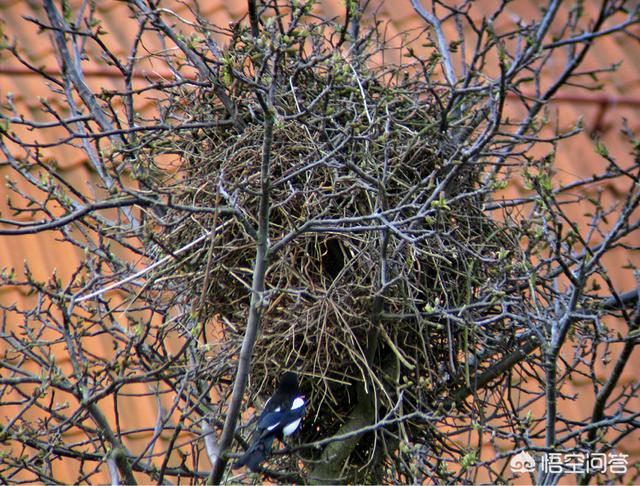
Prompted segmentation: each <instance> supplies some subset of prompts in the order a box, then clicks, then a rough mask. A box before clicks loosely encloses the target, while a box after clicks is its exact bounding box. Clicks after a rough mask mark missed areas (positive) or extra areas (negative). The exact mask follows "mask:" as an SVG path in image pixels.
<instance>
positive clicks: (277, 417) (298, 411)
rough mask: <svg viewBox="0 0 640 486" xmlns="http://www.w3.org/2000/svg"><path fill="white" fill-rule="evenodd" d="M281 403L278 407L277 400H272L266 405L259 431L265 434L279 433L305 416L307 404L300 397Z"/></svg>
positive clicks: (261, 416)
mask: <svg viewBox="0 0 640 486" xmlns="http://www.w3.org/2000/svg"><path fill="white" fill-rule="evenodd" d="M279 403H280V405H277V404H276V401H275V400H273V399H270V400H269V401H268V402H267V403H266V404H265V407H264V411H263V412H262V414H261V415H260V419H259V420H258V429H261V430H263V431H265V432H271V431H277V430H278V429H280V428H282V427H285V426H287V425H288V424H290V423H291V422H294V421H296V420H298V419H300V418H301V417H302V416H303V415H304V409H305V402H304V398H302V397H300V396H298V397H294V398H293V399H289V400H286V401H285V402H282V401H279Z"/></svg>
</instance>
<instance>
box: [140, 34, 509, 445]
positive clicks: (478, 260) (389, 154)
mask: <svg viewBox="0 0 640 486" xmlns="http://www.w3.org/2000/svg"><path fill="white" fill-rule="evenodd" d="M238 42H239V41H238ZM233 49H234V48H231V50H232V52H233V55H232V58H233V60H234V61H233V62H234V65H235V66H236V68H237V69H240V68H238V66H245V65H247V64H248V63H247V62H246V59H247V56H249V55H250V52H248V51H247V49H246V47H245V46H244V45H243V44H242V43H241V42H239V43H238V45H236V46H235V51H233ZM243 49H244V50H243ZM243 56H244V57H243ZM294 60H295V61H296V62H294ZM294 60H291V62H287V61H284V62H282V63H281V64H280V65H279V71H278V76H279V77H280V79H279V82H278V89H277V90H276V96H275V103H274V105H275V112H276V115H275V116H276V121H275V128H274V133H273V141H272V146H271V159H270V179H269V180H270V191H271V203H272V205H271V211H270V229H269V240H270V244H271V245H277V251H276V252H273V253H272V254H271V255H270V259H269V265H268V271H267V277H266V289H267V292H266V295H265V298H264V308H263V313H262V327H261V331H260V334H259V338H258V341H257V344H256V347H255V350H254V353H253V361H252V372H251V381H250V390H251V396H252V397H253V396H256V394H257V393H259V392H265V393H266V392H268V391H270V384H271V383H272V382H273V379H274V378H275V377H276V376H277V375H279V374H280V373H281V371H282V370H283V369H285V368H286V369H295V370H297V371H298V372H299V373H300V374H301V375H302V376H303V387H304V389H305V391H306V393H307V395H308V398H309V399H310V400H309V403H310V404H311V410H310V412H309V413H308V417H310V418H311V420H309V419H308V420H307V421H306V426H305V427H304V429H303V433H302V439H301V440H302V441H309V440H313V439H316V438H318V437H326V436H328V435H330V434H331V433H333V432H335V431H337V430H338V429H339V427H340V425H341V424H342V423H343V422H344V421H345V418H346V416H347V415H348V413H349V412H350V411H351V409H352V408H353V406H354V404H355V403H356V401H357V397H356V391H355V390H356V387H355V386H353V385H354V384H355V383H358V382H364V383H366V384H367V387H366V390H367V391H368V392H369V393H370V395H371V396H372V397H374V402H375V403H376V404H378V405H379V406H381V407H382V408H379V410H384V409H387V410H388V409H389V408H391V407H392V406H393V405H394V404H395V401H396V400H397V397H398V391H399V390H400V389H404V392H403V396H404V403H403V412H404V413H410V412H411V411H412V409H414V410H422V411H426V410H430V409H431V408H432V407H434V406H435V403H436V400H437V399H439V398H442V396H441V395H442V393H443V390H445V391H444V393H445V394H446V393H450V392H451V388H455V386H458V385H460V383H458V384H457V385H456V380H458V379H459V377H460V376H463V375H464V374H465V371H466V372H467V373H468V371H469V370H468V369H467V370H465V369H464V367H463V366H462V365H461V364H460V363H462V362H464V361H468V358H469V357H470V356H471V355H473V354H474V353H475V352H477V351H481V352H482V353H484V354H491V353H490V351H492V350H493V351H494V354H495V353H496V352H498V353H499V352H504V351H506V350H507V349H508V348H509V347H510V346H511V345H512V342H511V340H512V332H511V331H510V330H509V328H508V325H507V323H505V322H504V321H503V320H501V319H498V320H496V321H495V322H491V321H490V320H488V323H487V325H486V326H483V327H478V326H475V325H472V324H471V323H472V322H474V321H478V320H480V319H482V318H486V317H489V316H491V315H492V314H493V313H495V312H496V309H495V308H494V300H493V299H492V298H490V296H491V295H492V292H493V289H494V288H499V287H500V285H498V282H499V281H502V280H504V279H506V278H508V274H509V272H510V260H511V255H514V254H516V253H517V245H516V244H515V243H513V242H511V241H509V240H508V238H507V237H505V235H504V233H503V232H502V231H501V229H500V227H499V226H498V225H496V224H495V223H494V222H493V221H491V220H490V219H489V218H488V217H487V216H486V215H484V214H483V213H482V212H481V210H480V205H481V203H482V197H483V194H482V191H477V190H476V189H477V181H478V177H479V175H480V170H481V169H480V168H479V167H478V168H475V166H465V167H464V168H463V170H462V169H460V168H459V167H458V165H460V164H459V161H458V160H456V147H455V146H454V144H453V143H452V142H451V141H449V140H447V139H446V137H444V136H443V135H442V133H441V131H440V122H439V120H437V119H434V115H433V112H432V104H431V99H430V98H428V97H426V96H424V94H423V92H422V91H418V90H417V89H416V87H415V85H413V84H412V83H413V81H412V80H411V79H410V78H406V79H401V77H400V76H397V77H396V76H389V75H388V73H383V72H381V71H376V70H375V69H372V68H370V67H369V68H365V67H363V66H365V65H366V62H361V63H359V64H357V65H354V64H349V63H348V62H347V61H345V60H344V59H343V58H342V57H341V56H335V55H334V56H326V57H325V59H324V60H323V61H319V62H317V63H316V64H314V65H313V66H311V67H308V68H306V69H296V67H299V62H300V59H294ZM297 63H298V64H297ZM229 72H232V71H229ZM229 84H230V86H229V93H230V94H231V96H232V99H233V100H234V101H235V102H236V103H237V105H238V107H239V113H240V116H241V117H242V119H243V120H244V121H245V122H246V124H247V127H246V128H245V129H243V130H238V129H237V128H235V127H232V126H228V125H224V126H220V127H213V128H206V129H198V130H193V131H192V132H188V133H185V132H184V131H183V132H180V133H178V134H177V135H175V136H174V137H172V138H171V139H170V140H168V141H165V143H164V144H156V145H155V147H156V149H155V150H149V153H148V155H149V156H150V160H151V159H153V157H156V156H157V155H159V154H161V153H164V152H172V153H177V154H179V157H180V159H181V162H180V170H179V173H178V174H177V177H175V178H174V179H173V181H174V182H173V186H171V187H170V189H169V192H170V194H171V201H172V202H173V203H176V204H181V205H187V206H194V207H200V208H217V207H225V208H232V209H233V210H234V211H236V213H237V214H235V215H233V214H229V213H228V212H227V213H221V214H219V215H218V216H217V217H216V216H214V214H213V212H211V211H210V212H202V213H192V214H189V215H186V216H185V213H184V212H182V211H179V210H175V211H172V212H170V213H169V214H167V215H166V218H165V220H167V221H171V223H170V224H168V225H166V226H165V227H164V230H163V232H162V233H161V234H160V235H156V238H159V239H160V240H161V242H162V245H161V247H162V248H163V250H162V251H163V252H165V251H167V250H168V249H169V250H171V251H174V250H176V249H178V248H181V247H182V246H184V245H185V244H187V243H189V242H191V241H193V240H194V239H196V238H197V237H199V236H201V235H202V234H203V233H204V232H205V231H207V230H210V229H211V228H212V227H213V225H214V222H215V223H216V225H217V227H216V229H215V237H214V244H213V248H212V254H211V264H210V266H209V267H207V256H208V252H209V242H208V241H207V242H204V243H203V244H202V245H200V246H199V247H197V248H195V249H194V250H193V251H191V252H190V253H189V254H188V255H187V256H186V257H181V258H180V262H179V264H178V265H176V267H175V268H176V270H175V273H174V275H172V277H171V279H166V278H165V279H164V280H163V282H164V283H166V282H167V281H170V283H171V289H172V291H173V293H174V295H175V296H176V297H175V299H176V303H179V304H180V305H182V306H184V307H185V308H189V305H190V304H194V303H196V302H198V301H199V299H200V294H201V292H202V285H203V282H204V281H205V275H204V274H205V272H206V270H207V268H208V270H209V280H208V281H209V288H208V289H207V294H206V308H205V309H204V312H203V316H204V318H205V319H208V322H209V325H210V326H220V325H221V326H222V330H221V331H220V332H218V331H216V332H215V333H210V336H211V335H213V334H215V339H214V340H212V341H210V343H211V347H212V352H211V353H210V356H209V359H210V368H209V369H210V370H212V379H213V380H214V381H215V380H217V379H218V380H222V379H224V378H227V379H228V378H229V377H230V376H232V373H233V371H234V369H235V367H234V365H233V360H230V359H229V358H230V355H231V356H237V353H238V352H239V348H240V345H241V342H242V339H243V335H244V330H245V324H246V321H247V316H248V311H249V300H250V294H251V292H250V288H251V281H252V269H253V262H254V260H255V256H256V243H255V239H254V235H252V234H251V230H249V229H248V228H249V227H253V228H257V227H258V221H257V218H258V206H259V195H260V190H261V189H260V168H261V163H262V159H263V156H264V137H265V130H264V116H263V115H262V113H263V111H262V107H261V105H260V104H259V103H258V101H257V99H256V96H255V92H254V88H252V87H251V86H249V85H247V84H244V83H242V82H241V81H238V80H236V81H234V82H233V83H229ZM263 96H264V93H263ZM213 100H214V97H213V96H212V95H211V93H210V92H208V91H205V90H195V91H178V92H176V94H175V99H174V100H173V106H172V109H173V110H174V111H175V112H176V113H178V114H180V115H182V114H184V113H187V112H188V116H189V117H190V118H191V119H193V120H198V121H203V122H207V121H213V120H223V119H227V118H228V117H229V113H228V112H227V111H226V110H225V108H224V107H223V106H222V105H221V104H220V103H218V102H216V101H213ZM185 107H187V108H188V110H185ZM167 147H169V148H167ZM451 171H455V176H454V177H449V180H448V182H447V184H446V186H445V187H444V190H442V191H440V192H439V194H438V196H437V197H435V198H433V197H432V196H433V194H434V191H435V190H436V188H438V187H439V185H440V184H441V183H442V182H443V181H444V180H445V178H447V176H448V175H449V174H450V172H451ZM238 215H241V217H240V218H239V217H238ZM243 220H244V221H243ZM292 235H293V236H292ZM283 240H284V241H285V242H284V244H283ZM159 248H160V247H159ZM476 302H482V305H474V303H476ZM214 322H215V323H217V324H213V323H214ZM220 323H222V324H220ZM210 339H211V337H210ZM479 366H481V363H479ZM472 371H473V370H472ZM448 387H449V388H448ZM438 395H440V396H439V397H438ZM316 421H317V423H319V424H322V428H321V430H320V431H319V432H318V430H317V428H316V427H315V426H314V425H313V424H314V422H316ZM408 430H409V431H410V432H409V433H410V434H428V433H430V432H429V431H427V430H425V429H424V427H423V426H416V427H415V428H413V429H411V428H409V429H408Z"/></svg>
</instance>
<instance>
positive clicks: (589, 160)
mask: <svg viewBox="0 0 640 486" xmlns="http://www.w3.org/2000/svg"><path fill="white" fill-rule="evenodd" d="M70 3H72V4H74V8H76V6H77V5H78V4H79V3H80V2H79V0H77V1H75V2H70ZM201 3H202V8H203V14H204V15H205V16H206V17H207V18H208V19H209V21H210V22H211V23H212V24H216V25H221V26H227V25H228V24H229V23H230V22H232V21H235V20H237V19H239V18H240V17H241V16H242V15H244V14H245V2H242V1H220V0H218V1H216V0H212V1H205V2H201ZM495 3H496V2H495V1H491V0H482V1H477V2H474V3H473V5H472V14H471V15H472V17H475V18H480V17H481V16H482V15H483V14H484V13H486V12H489V11H491V8H493V7H494V6H495ZM187 4H188V2H181V1H177V0H175V1H166V2H164V3H163V5H165V6H166V7H168V8H169V7H170V8H171V9H172V10H173V11H174V12H176V14H178V15H180V16H184V17H185V18H190V17H192V14H191V12H190V11H189V9H188V5H187ZM343 4H344V2H343V1H342V0H325V1H323V2H320V4H319V5H318V7H317V8H318V10H319V11H321V12H322V13H323V14H324V15H327V16H336V17H338V16H341V15H342V13H343V8H344V7H343ZM584 4H585V9H596V8H598V7H597V6H598V5H599V2H597V1H596V0H586V1H585V2H584ZM96 5H97V10H98V17H99V18H100V19H101V20H102V22H103V27H104V30H105V31H106V33H107V34H106V35H105V36H104V37H103V41H104V42H105V43H106V44H108V45H110V46H111V47H112V49H113V51H114V52H115V53H116V54H117V55H119V56H126V55H127V53H128V51H129V49H130V46H131V44H132V42H133V39H134V37H135V35H136V28H135V27H136V25H137V24H136V23H135V22H134V21H133V20H131V19H130V15H131V14H130V11H129V9H128V8H127V6H126V3H125V2H119V1H115V0H102V1H100V2H96ZM539 9H540V3H539V2H537V1H534V0H516V1H514V2H511V3H509V4H508V6H507V11H508V12H509V13H510V18H511V19H512V21H514V22H515V21H516V20H517V19H518V18H522V19H523V20H525V21H526V20H527V19H529V18H531V17H532V16H533V15H534V14H537V13H538V11H539ZM368 11H369V12H377V15H378V17H379V18H380V19H381V20H384V21H385V22H388V24H387V25H386V29H387V33H388V36H389V37H390V38H392V37H393V36H395V35H398V34H399V33H402V32H407V31H410V30H411V31H412V32H417V31H419V29H423V28H424V22H423V21H422V20H421V19H420V18H419V17H418V16H417V15H416V14H415V12H414V11H413V9H412V8H411V6H410V2H409V1H408V0H404V1H388V2H386V3H384V4H383V3H382V2H380V1H379V0H375V1H372V2H370V6H369V8H368ZM25 17H35V18H39V19H44V18H45V15H44V12H43V10H42V7H41V6H40V5H39V3H37V2H33V1H23V0H13V1H11V0H4V1H0V19H1V22H2V24H1V25H0V30H1V31H3V32H4V33H5V34H6V35H7V36H8V37H9V39H15V40H16V41H17V43H18V46H19V48H20V50H21V52H22V53H23V54H25V55H26V58H27V60H28V61H29V62H31V63H33V64H34V65H36V66H42V67H43V68H44V69H45V71H47V72H51V73H57V72H58V62H57V60H56V58H55V56H54V55H53V54H52V51H51V48H50V44H49V43H48V42H47V41H45V39H44V37H45V36H46V34H42V33H39V28H38V27H37V26H36V25H34V24H33V23H31V22H28V21H27V20H25ZM503 18H507V17H506V16H505V17H503ZM505 22H506V20H505ZM507 27H508V26H507V25H497V26H496V29H504V28H507ZM561 27H562V25H560V24H559V25H556V26H555V28H556V29H559V28H561ZM634 32H635V34H636V35H638V34H640V30H639V29H638V27H637V26H635V27H634ZM89 46H90V47H89V48H90V49H92V48H93V47H91V46H92V45H91V44H89ZM145 47H146V48H147V49H148V50H149V51H152V50H155V49H160V48H161V46H160V45H159V44H158V45H156V46H153V45H147V46H145ZM97 59H99V56H98V55H96V56H92V60H91V61H90V62H85V63H84V64H83V70H84V73H85V76H86V78H87V80H88V83H89V84H90V85H91V86H92V87H94V88H95V89H99V87H100V86H107V87H121V86H122V80H121V79H120V76H119V73H118V71H117V70H115V69H114V68H113V67H111V66H109V65H107V64H106V63H105V62H100V61H98V60H97ZM638 59H640V43H638V42H636V41H633V40H632V39H629V38H628V37H627V38H625V37H622V36H616V37H611V38H605V39H602V40H601V41H600V42H597V43H596V45H595V47H594V48H593V50H592V52H591V53H590V55H589V56H588V59H587V60H586V66H589V67H594V66H601V65H603V64H604V65H606V64H608V63H613V62H618V61H621V62H622V64H621V66H620V68H619V69H618V70H617V71H616V72H615V73H603V74H602V75H601V76H600V80H601V82H602V84H603V89H602V90H601V91H595V92H586V91H577V90H575V89H573V88H570V87H568V88H564V89H563V90H561V91H560V92H559V94H558V96H557V97H556V100H555V102H553V103H552V104H550V106H549V112H550V115H551V116H552V117H557V120H558V123H559V126H560V127H561V128H563V129H566V128H568V127H572V126H574V125H575V123H576V120H577V119H578V118H583V119H584V122H585V127H586V130H584V132H582V133H581V134H579V135H577V136H575V137H573V138H571V139H568V140H565V141H563V142H562V143H561V144H560V145H559V147H558V157H557V164H558V178H559V179H562V180H570V179H572V178H574V177H576V176H588V175H591V174H593V173H596V172H599V171H600V170H602V169H603V168H604V167H606V165H607V163H606V161H603V160H602V158H600V157H599V156H598V155H597V154H596V153H595V150H594V143H595V142H594V139H593V138H592V137H591V136H590V133H592V132H596V133H597V134H598V136H599V137H600V138H601V139H602V140H603V141H604V143H605V144H606V145H607V147H608V149H609V151H610V153H612V154H613V155H614V156H616V157H619V159H620V160H624V159H625V157H628V153H629V146H628V145H627V144H626V143H625V142H624V140H623V138H622V136H621V135H620V127H621V121H622V119H623V118H624V119H626V120H627V121H628V123H629V126H630V128H631V130H632V131H633V132H634V133H640V109H639V108H640V93H639V91H638V87H640V63H638V62H637V60H638ZM561 67H562V66H558V69H560V68H561ZM145 76H148V77H151V78H156V79H157V78H164V77H167V78H168V77H170V76H171V74H170V73H169V72H167V71H166V69H165V68H164V66H163V65H162V64H161V63H159V62H158V61H157V60H151V59H149V60H147V62H146V63H144V64H142V67H141V68H140V71H139V72H138V73H137V77H138V81H137V82H138V83H139V84H143V83H145V82H146V81H145ZM8 96H12V98H13V102H14V103H15V106H16V109H17V111H18V112H19V113H27V114H29V115H30V116H33V117H35V118H36V119H38V120H41V121H43V122H44V121H48V120H50V118H48V117H46V116H44V115H43V114H42V113H41V111H40V107H41V105H40V101H39V98H40V97H48V98H51V99H52V103H55V95H54V94H53V93H52V92H51V89H50V88H49V86H48V83H47V82H46V81H43V80H42V79H41V78H39V77H38V76H35V75H34V74H33V73H31V72H30V71H29V70H27V69H26V68H25V67H24V66H22V65H21V64H20V63H18V62H17V61H16V60H15V59H14V58H13V57H12V56H10V55H8V54H7V53H6V52H4V51H0V100H1V101H4V99H5V98H6V97H8ZM141 108H143V109H144V108H146V109H153V102H152V100H148V104H147V106H146V107H141ZM23 132H24V133H26V130H23ZM33 136H36V135H33ZM60 136H62V131H61V130H59V129H47V130H44V131H41V132H39V133H38V134H37V137H38V140H39V141H41V142H54V141H55V140H56V139H57V138H58V137H60ZM13 149H15V155H16V156H20V149H19V148H17V147H13ZM46 157H47V160H48V161H49V162H50V163H56V164H57V165H58V166H59V168H60V170H61V172H62V174H63V176H64V177H65V178H66V179H67V180H69V181H72V183H73V184H74V186H75V187H77V188H79V189H80V190H81V191H83V192H87V193H88V192H89V191H90V188H91V187H92V183H93V182H95V176H94V175H93V169H92V168H91V166H90V164H89V162H88V161H87V160H86V158H85V157H84V156H83V152H82V150H72V149H71V148H70V147H68V146H67V145H58V146H56V147H52V148H51V149H50V150H49V151H47V153H46ZM0 176H4V177H12V178H15V180H16V183H17V184H19V185H22V186H23V187H26V184H25V183H24V181H22V180H21V179H20V178H19V177H15V174H14V173H13V171H12V169H11V168H10V167H7V166H2V167H0ZM608 189H609V190H610V191H611V193H612V195H614V197H615V195H620V194H624V193H625V192H626V191H628V190H629V188H628V187H624V186H621V185H619V183H618V182H611V183H610V185H609V187H608ZM0 196H1V197H0V212H1V214H2V217H8V216H9V215H10V213H11V211H10V210H9V207H8V205H7V200H6V191H5V192H3V193H2V194H0ZM25 217H26V216H20V217H19V218H25ZM579 217H580V215H578V214H576V219H578V218H579ZM638 243H640V242H638V241H636V244H638ZM81 258H82V255H81V254H80V253H79V252H78V250H76V249H75V248H73V247H71V248H70V247H69V245H66V244H63V243H60V242H57V241H55V236H54V234H53V233H46V232H45V233H39V234H36V235H29V236H20V237H0V267H6V268H11V267H14V268H16V270H17V271H21V270H22V268H23V265H24V264H25V262H26V263H27V264H28V265H29V267H30V268H31V269H32V271H33V272H34V273H35V275H36V276H37V277H38V278H46V277H47V276H48V275H49V273H50V272H51V270H52V269H53V268H57V271H58V275H59V276H60V277H61V278H62V279H63V280H64V279H66V278H68V277H69V272H70V271H71V269H73V268H75V266H76V264H77V263H78V262H79V261H80V259H81ZM627 259H635V261H636V262H637V261H638V259H637V256H634V255H630V254H628V253H627V252H625V251H624V250H623V249H618V250H616V251H615V252H612V255H611V256H610V257H608V258H607V263H608V268H609V271H610V276H611V278H612V279H613V281H614V283H615V284H616V285H618V286H619V287H620V288H622V289H625V290H626V289H630V288H633V287H634V286H635V282H634V279H633V276H632V274H631V271H630V270H626V269H623V266H624V265H625V263H626V262H627ZM0 298H1V299H2V300H3V302H16V303H19V302H22V301H24V300H25V299H30V300H32V297H27V296H24V295H20V294H19V293H18V292H16V290H15V289H10V288H3V289H0ZM100 352H105V353H107V352H108V349H104V350H103V349H101V350H100ZM611 366H612V364H608V365H607V366H604V365H603V366H601V367H599V368H598V369H597V370H596V371H597V373H598V375H599V376H606V375H607V373H609V372H610V368H611ZM638 367H640V356H638V355H636V356H635V359H634V362H633V363H630V364H629V365H628V366H627V370H626V372H625V376H624V379H623V381H624V382H626V383H628V382H630V381H632V380H637V375H636V372H635V370H637V369H638ZM571 387H572V389H573V390H575V393H576V394H579V395H580V397H585V398H584V399H582V398H581V399H580V400H576V401H570V402H567V403H564V405H563V407H562V412H563V413H565V414H567V415H568V416H575V417H576V418H578V417H580V416H584V415H585V414H588V413H589V412H590V410H591V407H592V400H593V391H592V390H591V389H590V384H589V383H587V382H586V381H585V382H583V383H581V382H574V383H572V385H571ZM587 398H588V399H587ZM129 401H130V400H129ZM636 404H637V405H638V406H639V407H640V403H638V400H636ZM105 406H107V404H105ZM541 406H542V402H541V401H538V402H536V403H535V404H533V405H532V409H534V413H535V414H537V415H539V416H542V415H544V409H543V408H542V407H541ZM107 407H108V408H109V407H111V408H109V410H108V411H107V412H106V413H108V414H112V413H113V410H112V404H109V405H108V406H107ZM127 407H128V410H129V411H130V415H128V418H127V420H128V421H129V422H130V423H129V424H128V425H130V426H131V428H135V427H143V426H145V427H151V428H152V427H153V423H149V417H148V416H147V417H145V413H144V411H142V409H141V408H140V406H139V404H133V403H129V405H128V406H127ZM636 408H637V407H636ZM6 413H7V411H4V410H3V412H2V414H1V415H2V416H1V417H0V419H2V420H3V421H4V420H5V418H4V415H5V414H6ZM639 444H640V441H638V434H637V433H636V434H634V435H632V436H630V437H628V438H627V440H625V441H624V442H623V443H622V444H621V446H620V447H621V449H622V450H624V451H628V452H629V453H632V454H633V457H634V458H635V459H636V460H638V459H640V445H639ZM485 448H486V446H485ZM134 449H135V447H134ZM136 450H137V449H136ZM491 451H493V449H491V450H490V451H487V450H484V449H483V454H485V455H486V454H491V453H492V452H491ZM493 453H495V451H494V452H493ZM58 467H60V466H58ZM74 467H75V466H74ZM70 468H71V469H70V470H69V471H67V472H66V473H62V474H61V475H60V476H59V478H65V477H67V478H75V476H74V475H71V470H72V469H73V467H71V466H70Z"/></svg>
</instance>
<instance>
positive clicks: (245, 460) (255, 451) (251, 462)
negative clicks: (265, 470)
mask: <svg viewBox="0 0 640 486" xmlns="http://www.w3.org/2000/svg"><path fill="white" fill-rule="evenodd" d="M273 439H275V436H273V435H271V434H269V435H267V436H265V437H258V438H257V439H256V440H255V441H254V442H253V444H251V446H249V448H248V449H247V451H246V452H245V453H244V455H243V456H242V457H241V458H240V459H238V460H237V461H236V463H235V464H234V465H233V468H234V469H237V468H239V467H242V466H247V467H248V468H249V469H251V470H252V471H255V470H256V469H257V467H258V466H259V465H260V463H261V462H262V461H264V460H265V459H266V458H267V457H268V456H269V454H271V448H272V447H273Z"/></svg>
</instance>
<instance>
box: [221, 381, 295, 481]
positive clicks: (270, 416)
mask: <svg viewBox="0 0 640 486" xmlns="http://www.w3.org/2000/svg"><path fill="white" fill-rule="evenodd" d="M304 408H305V401H304V397H303V396H302V395H301V394H300V391H299V390H298V377H297V375H296V374H295V373H293V372H291V371H287V372H286V373H284V374H283V375H282V376H281V377H280V382H279V383H278V388H277V389H276V391H275V393H274V394H273V395H272V396H271V398H269V400H268V401H267V403H266V404H265V406H264V410H263V411H262V413H261V414H260V418H258V425H257V426H256V430H255V432H254V434H253V442H252V443H251V445H250V446H249V448H248V449H247V450H246V452H245V453H244V455H243V456H242V457H241V458H240V459H238V461H237V462H236V463H235V464H234V465H233V467H234V469H236V468H239V467H242V466H247V467H248V468H249V469H251V470H252V471H254V472H255V471H256V469H257V468H258V466H259V465H260V463H261V462H262V461H264V460H265V459H266V458H267V457H268V456H269V454H270V453H271V448H272V447H273V441H274V439H275V438H276V437H277V438H278V440H279V441H281V442H282V440H283V438H284V437H286V436H289V435H291V434H293V433H294V432H295V431H296V429H297V428H298V426H299V425H300V421H301V420H302V416H303V415H304Z"/></svg>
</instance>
